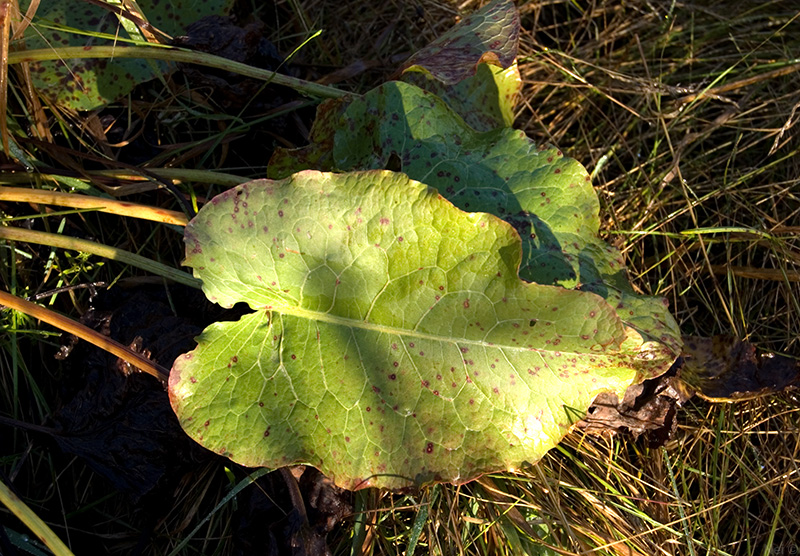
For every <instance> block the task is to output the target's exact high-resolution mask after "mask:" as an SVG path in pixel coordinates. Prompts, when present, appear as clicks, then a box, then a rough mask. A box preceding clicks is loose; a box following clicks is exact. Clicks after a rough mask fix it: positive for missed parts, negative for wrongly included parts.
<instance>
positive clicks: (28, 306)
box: [0, 290, 169, 383]
mask: <svg viewBox="0 0 800 556" xmlns="http://www.w3.org/2000/svg"><path fill="white" fill-rule="evenodd" d="M0 305H5V306H6V307H8V308H10V309H14V310H16V311H20V312H21V313H25V314H26V315H29V316H31V317H33V318H36V319H39V320H41V321H44V322H46V323H47V324H50V325H52V326H55V327H56V328H58V329H60V330H63V331H64V332H67V333H68V334H73V335H75V336H78V337H79V338H81V339H83V340H86V341H87V342H89V343H91V344H94V345H96V346H97V347H99V348H101V349H103V350H105V351H107V352H109V353H111V354H113V355H116V356H117V357H119V358H120V359H122V360H123V361H126V362H128V363H129V364H130V365H131V366H133V367H135V368H137V369H139V370H141V371H144V372H146V373H148V374H150V375H153V376H154V377H156V378H157V379H159V380H160V381H161V382H163V383H166V382H167V379H168V377H169V370H167V369H165V368H164V367H162V366H161V365H159V364H157V363H154V362H153V361H150V360H149V359H147V358H146V357H144V356H142V355H141V354H139V353H136V352H135V351H133V350H132V349H131V348H129V347H127V346H123V345H122V344H120V343H119V342H117V341H115V340H112V339H111V338H108V337H106V336H103V335H102V334H100V333H98V332H97V331H95V330H92V329H91V328H89V327H88V326H84V325H83V324H81V323H79V322H76V321H73V320H71V319H68V318H66V317H63V316H62V315H59V314H58V313H54V312H53V311H50V310H48V309H45V308H43V307H40V306H39V305H36V304H35V303H31V302H30V301H25V300H24V299H20V298H18V297H16V296H13V295H10V294H8V293H6V292H4V291H2V290H0Z"/></svg>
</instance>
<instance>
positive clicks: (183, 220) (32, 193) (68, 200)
mask: <svg viewBox="0 0 800 556" xmlns="http://www.w3.org/2000/svg"><path fill="white" fill-rule="evenodd" d="M0 201H14V202H17V203H37V204H43V205H58V206H62V207H72V208H78V209H96V210H98V211H100V212H107V213H109V214H117V215H120V216H129V217H133V218H141V219H144V220H153V221H155V222H163V223H164V224H175V225H178V226H186V224H187V223H188V222H189V219H188V218H187V217H186V215H185V214H183V213H182V212H177V211H174V210H166V209H162V208H157V207H149V206H147V205H139V204H136V203H129V202H127V201H116V200H114V199H101V198H99V197H90V196H88V195H75V194H73V193H61V192H60V191H44V190H41V189H25V188H20V187H0Z"/></svg>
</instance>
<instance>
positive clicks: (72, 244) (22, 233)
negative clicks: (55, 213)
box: [0, 226, 202, 288]
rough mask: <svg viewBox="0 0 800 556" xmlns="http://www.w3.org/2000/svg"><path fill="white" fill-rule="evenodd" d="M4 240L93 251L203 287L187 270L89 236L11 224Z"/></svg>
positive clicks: (2, 231)
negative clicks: (106, 243)
mask: <svg viewBox="0 0 800 556" xmlns="http://www.w3.org/2000/svg"><path fill="white" fill-rule="evenodd" d="M0 239H5V240H9V241H22V242H25V243H36V244H38V245H48V246H50V247H59V248H61V249H72V250H73V251H82V252H84V253H91V254H92V255H98V256H100V257H104V258H106V259H111V260H114V261H119V262H121V263H124V264H129V265H131V266H135V267H136V268H141V269H142V270H146V271H147V272H152V273H153V274H157V275H158V276H162V277H164V278H167V279H168V280H172V281H173V282H177V283H179V284H184V285H187V286H191V287H193V288H200V285H201V284H202V282H201V281H200V280H198V279H197V278H195V277H193V276H192V275H190V274H189V273H187V272H183V271H182V270H178V269H176V268H172V267H171V266H167V265H165V264H161V263H159V262H156V261H153V260H151V259H148V258H147V257H142V256H141V255H137V254H135V253H130V252H129V251H125V250H123V249H119V248H117V247H110V246H108V245H103V244H102V243H95V242H94V241H88V240H85V239H78V238H74V237H68V236H62V235H58V234H50V233H47V232H39V231H35V230H24V229H22V228H13V227H10V226H6V227H0Z"/></svg>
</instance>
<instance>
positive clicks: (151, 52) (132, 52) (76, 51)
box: [8, 46, 349, 98]
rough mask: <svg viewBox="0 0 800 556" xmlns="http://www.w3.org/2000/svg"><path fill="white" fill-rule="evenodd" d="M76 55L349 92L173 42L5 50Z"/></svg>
mask: <svg viewBox="0 0 800 556" xmlns="http://www.w3.org/2000/svg"><path fill="white" fill-rule="evenodd" d="M78 58H142V59H152V60H165V61H169V62H182V63H185V64H197V65H200V66H206V67H209V68H216V69H221V70H226V71H231V72H234V73H238V74H240V75H245V76H247V77H252V78H254V79H261V80H264V81H270V82H272V83H275V84H276V85H283V86H285V87H290V88H292V89H294V90H295V91H297V92H299V93H302V94H304V95H307V96H311V97H316V98H341V97H343V96H345V95H347V94H349V93H347V92H345V91H341V90H339V89H336V88H334V87H328V86H327V85H319V84H317V83H313V82H311V81H305V80H303V79H298V78H296V77H290V76H288V75H283V74H281V73H276V72H274V71H269V70H265V69H261V68H256V67H253V66H248V65H247V64H242V63H241V62H234V61H233V60H229V59H227V58H223V57H221V56H215V55H213V54H208V53H206V52H197V51H195V50H187V49H184V48H176V47H173V46H86V47H84V46H65V47H60V48H58V49H50V48H43V49H38V50H18V51H16V52H10V53H9V54H8V64H9V65H11V64H20V63H23V62H44V61H47V60H60V61H66V60H73V59H78Z"/></svg>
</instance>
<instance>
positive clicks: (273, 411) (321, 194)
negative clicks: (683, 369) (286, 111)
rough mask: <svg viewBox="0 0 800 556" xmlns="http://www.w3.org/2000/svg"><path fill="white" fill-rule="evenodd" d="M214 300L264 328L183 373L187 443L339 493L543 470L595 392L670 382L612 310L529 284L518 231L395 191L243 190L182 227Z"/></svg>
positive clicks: (386, 185) (375, 178) (665, 354)
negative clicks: (538, 466)
mask: <svg viewBox="0 0 800 556" xmlns="http://www.w3.org/2000/svg"><path fill="white" fill-rule="evenodd" d="M185 240H186V253H187V258H186V263H187V264H188V265H189V266H191V267H193V268H194V273H195V275H196V276H197V277H198V278H200V279H201V280H202V281H203V289H204V291H205V292H206V294H207V295H208V297H209V298H210V299H212V300H214V301H216V302H218V303H220V304H222V305H223V306H227V307H229V306H232V305H233V304H234V303H237V302H240V301H245V302H247V303H248V304H249V305H250V307H251V308H252V309H253V310H254V311H255V312H253V313H251V314H248V315H246V316H244V317H243V318H242V319H240V320H239V321H238V322H221V323H217V324H214V325H212V326H210V327H209V328H208V329H206V330H205V331H204V332H203V334H202V335H201V336H200V338H199V339H198V347H197V348H196V349H195V350H194V351H192V352H191V353H188V354H186V355H184V356H181V357H179V358H178V360H177V361H176V363H175V366H174V367H173V369H172V374H171V375H170V387H169V390H170V399H171V401H172V404H173V408H174V409H175V412H176V414H177V415H178V417H179V419H180V422H181V424H182V426H183V427H184V429H185V430H186V431H187V433H188V434H189V435H190V436H192V437H193V438H195V439H196V440H197V441H198V442H200V443H201V444H203V445H204V446H206V447H207V448H209V449H211V450H213V451H215V452H218V453H220V454H224V455H225V456H227V457H229V458H231V459H233V460H234V461H237V462H239V463H241V464H244V465H248V466H267V467H278V466H282V465H288V464H293V463H307V464H311V465H314V466H316V467H318V468H320V469H321V470H322V471H323V472H324V473H326V474H327V475H329V476H331V477H332V478H334V480H335V481H336V482H337V483H338V484H340V485H342V486H345V487H347V488H351V489H355V488H362V487H366V486H380V487H387V488H402V487H407V486H410V485H413V484H419V483H425V482H430V481H452V482H464V481H468V480H470V479H473V478H475V477H477V476H479V475H480V474H482V473H485V472H489V471H495V470H500V469H512V468H517V467H519V466H520V465H522V464H523V463H524V462H535V461H537V460H538V459H539V458H541V457H542V455H543V454H544V453H545V452H546V451H547V450H548V449H550V448H551V447H553V446H554V445H555V444H556V443H557V442H558V441H559V440H560V439H561V438H562V437H563V435H564V434H565V433H566V432H567V431H568V429H569V428H570V426H571V425H572V423H573V422H574V421H575V420H577V419H579V418H580V417H582V416H583V414H584V413H585V411H586V409H587V407H588V406H589V404H590V402H591V401H592V400H593V399H594V397H595V396H596V395H597V394H598V393H600V392H602V391H607V390H608V391H614V392H617V393H618V394H619V395H621V394H622V393H623V392H624V390H625V389H626V387H627V386H628V385H630V384H631V383H632V382H634V381H637V380H641V379H642V378H644V377H650V376H654V375H657V374H660V373H662V372H664V371H665V370H666V369H667V368H668V367H669V365H670V364H671V363H672V360H673V354H672V352H671V351H670V350H669V349H668V348H667V347H665V346H664V345H663V344H661V343H659V342H649V341H644V340H643V339H642V337H641V336H640V335H639V334H638V333H637V332H636V331H635V330H633V329H632V328H630V327H627V326H625V324H624V323H623V322H622V321H621V320H620V319H619V318H618V317H617V314H616V312H615V310H614V308H613V307H610V306H609V305H608V304H607V303H606V302H605V301H604V300H603V299H602V298H601V297H599V296H597V295H595V294H593V293H588V292H582V291H576V290H568V289H565V288H562V287H557V286H549V285H540V284H533V283H527V282H524V281H522V280H520V279H519V277H518V275H517V269H518V266H519V264H520V257H521V245H520V239H519V236H518V234H517V232H516V231H515V230H514V229H513V228H512V227H511V226H510V225H509V224H507V223H506V222H504V221H502V220H500V219H499V218H496V217H494V216H491V215H488V214H483V213H466V212H462V211H461V210H459V209H457V208H456V207H455V206H453V205H452V204H451V203H450V202H448V201H447V200H445V199H444V198H442V197H441V196H440V195H438V194H437V192H436V191H435V190H434V189H431V188H429V187H427V186H425V185H423V184H421V183H419V182H416V181H413V180H410V179H409V178H408V177H406V176H405V175H403V174H399V173H392V172H388V171H371V172H359V173H350V174H329V173H320V172H315V171H306V172H302V173H300V174H297V175H295V176H293V177H290V178H287V179H284V180H280V181H269V180H261V181H255V182H250V183H247V184H243V185H241V186H238V187H236V188H234V189H232V190H230V191H227V192H225V193H223V194H221V195H219V196H217V197H215V198H214V199H213V200H212V201H211V202H210V203H208V204H207V205H206V206H205V207H203V209H201V210H200V212H199V213H198V215H197V216H196V217H195V218H194V219H193V220H192V221H191V222H190V224H189V225H188V226H187V228H186V234H185Z"/></svg>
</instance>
